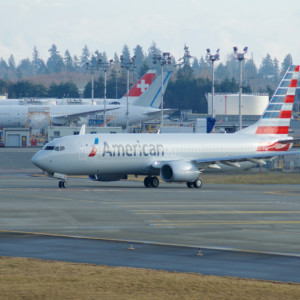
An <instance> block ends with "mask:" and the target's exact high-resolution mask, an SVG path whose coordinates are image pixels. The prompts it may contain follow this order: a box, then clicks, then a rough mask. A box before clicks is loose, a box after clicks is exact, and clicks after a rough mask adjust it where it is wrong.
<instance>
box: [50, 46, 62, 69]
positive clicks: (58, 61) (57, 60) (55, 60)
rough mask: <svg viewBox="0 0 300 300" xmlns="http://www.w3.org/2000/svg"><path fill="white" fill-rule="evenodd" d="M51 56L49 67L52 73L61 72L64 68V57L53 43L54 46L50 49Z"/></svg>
mask: <svg viewBox="0 0 300 300" xmlns="http://www.w3.org/2000/svg"><path fill="white" fill-rule="evenodd" d="M48 51H49V53H50V57H49V58H48V61H47V68H48V70H49V72H50V73H60V72H61V71H62V70H63V67H64V62H63V58H62V57H61V56H60V55H59V52H58V51H57V47H56V46H55V45H54V44H53V45H52V47H51V48H50V49H49V50H48Z"/></svg>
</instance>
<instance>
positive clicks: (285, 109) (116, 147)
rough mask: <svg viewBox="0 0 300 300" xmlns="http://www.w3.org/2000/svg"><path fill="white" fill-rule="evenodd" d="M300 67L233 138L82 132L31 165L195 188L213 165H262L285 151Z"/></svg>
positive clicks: (62, 175) (63, 174) (48, 148)
mask: <svg viewBox="0 0 300 300" xmlns="http://www.w3.org/2000/svg"><path fill="white" fill-rule="evenodd" d="M299 69H300V66H291V67H290V68H289V69H288V71H287V72H286V74H285V76H284V78H283V79H282V81H281V83H280V85H279V87H278V88H277V90H276V92H275V94H274V96H273V97H272V99H271V101H270V103H269V105H268V106H267V108H266V110H265V112H264V114H263V115H262V116H261V118H260V119H259V120H258V121H257V122H256V123H255V124H253V125H252V126H250V127H248V128H245V129H242V130H241V131H239V132H236V133H233V134H197V133H194V134H193V133H192V134H176V135H175V134H87V135H78V136H67V137H63V138H60V139H57V140H55V141H52V142H50V143H48V144H46V145H45V146H44V148H43V150H41V151H39V152H38V153H36V154H35V155H34V156H33V158H32V162H33V163H34V164H35V165H36V166H38V167H39V168H41V169H42V170H44V171H45V172H47V173H48V174H49V176H53V177H56V178H59V179H60V181H59V187H66V178H67V175H89V177H90V179H92V180H97V181H114V180H120V179H124V178H126V177H127V175H129V174H133V175H146V177H145V180H144V185H145V187H158V185H159V179H158V177H157V176H158V175H160V177H161V178H162V180H164V181H166V182H186V184H187V186H188V187H189V188H192V187H195V188H200V187H201V186H202V180H201V178H200V173H201V172H202V171H204V170H205V169H207V168H210V167H212V168H214V167H215V166H216V165H219V166H222V165H227V166H228V165H229V166H232V167H237V168H238V167H239V166H240V163H241V162H253V163H256V164H264V163H265V160H267V159H272V158H274V157H276V156H279V155H287V154H292V153H293V154H294V153H299V152H294V151H293V152H292V151H289V150H290V148H291V147H292V145H293V142H294V141H295V140H293V139H292V138H291V137H289V136H288V132H289V126H290V119H291V116H292V108H293V103H294V97H295V92H296V87H297V82H298V78H299Z"/></svg>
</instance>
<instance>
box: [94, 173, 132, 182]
mask: <svg viewBox="0 0 300 300" xmlns="http://www.w3.org/2000/svg"><path fill="white" fill-rule="evenodd" d="M89 178H90V179H91V180H93V181H119V180H121V179H127V175H124V174H108V175H102V174H95V175H89Z"/></svg>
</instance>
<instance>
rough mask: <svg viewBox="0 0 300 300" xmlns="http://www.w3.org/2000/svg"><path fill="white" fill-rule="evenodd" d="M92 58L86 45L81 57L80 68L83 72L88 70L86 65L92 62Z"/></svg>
mask: <svg viewBox="0 0 300 300" xmlns="http://www.w3.org/2000/svg"><path fill="white" fill-rule="evenodd" d="M90 56H91V54H90V51H89V49H88V47H87V45H85V46H84V48H83V49H82V54H81V57H80V67H81V70H82V71H83V72H84V71H85V69H86V63H88V62H89V60H90Z"/></svg>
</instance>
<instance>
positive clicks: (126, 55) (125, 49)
mask: <svg viewBox="0 0 300 300" xmlns="http://www.w3.org/2000/svg"><path fill="white" fill-rule="evenodd" d="M122 55H123V59H124V60H125V61H129V60H130V51H129V48H128V46H127V45H126V44H125V45H124V46H123V49H122Z"/></svg>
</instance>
